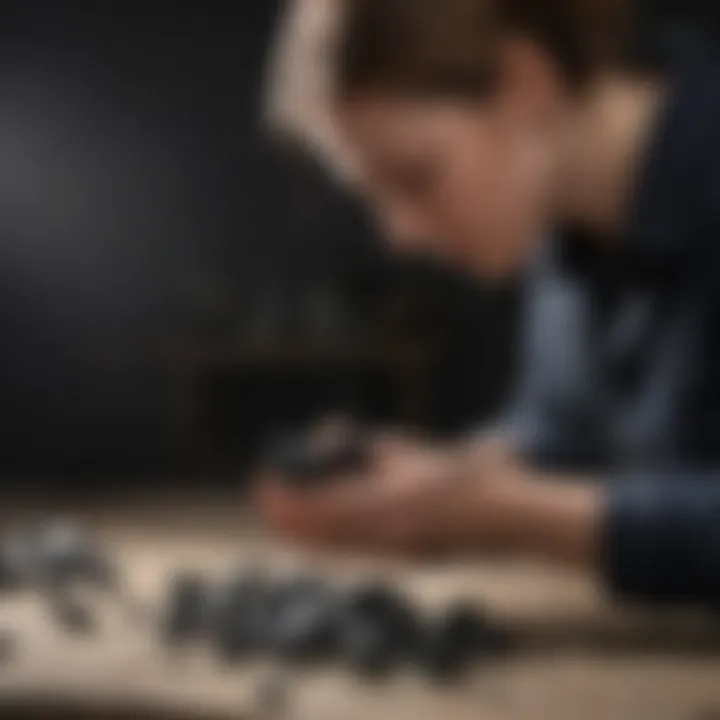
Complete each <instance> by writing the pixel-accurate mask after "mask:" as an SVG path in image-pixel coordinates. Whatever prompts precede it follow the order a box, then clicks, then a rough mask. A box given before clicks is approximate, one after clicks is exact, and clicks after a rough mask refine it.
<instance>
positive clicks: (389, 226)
mask: <svg viewBox="0 0 720 720" xmlns="http://www.w3.org/2000/svg"><path fill="white" fill-rule="evenodd" d="M382 226H383V230H384V234H385V237H386V238H387V239H388V240H389V242H390V245H391V247H392V248H393V250H395V251H397V252H400V253H416V252H423V251H427V250H429V249H431V247H432V243H431V241H430V238H432V237H433V233H432V232H431V231H430V228H429V227H428V223H427V221H426V220H425V219H424V218H423V217H422V216H421V215H420V213H417V212H415V211H414V210H412V208H407V207H402V206H396V207H394V208H391V209H387V210H386V211H385V212H384V213H383V215H382Z"/></svg>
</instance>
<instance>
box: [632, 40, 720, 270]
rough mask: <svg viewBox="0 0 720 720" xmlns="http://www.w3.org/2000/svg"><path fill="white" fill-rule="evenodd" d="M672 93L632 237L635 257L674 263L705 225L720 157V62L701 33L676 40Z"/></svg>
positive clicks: (642, 183) (641, 185)
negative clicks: (715, 143)
mask: <svg viewBox="0 0 720 720" xmlns="http://www.w3.org/2000/svg"><path fill="white" fill-rule="evenodd" d="M673 40H674V43H673V44H672V45H671V50H670V52H669V53H668V54H669V58H670V59H669V90H668V97H667V99H666V102H665V105H664V107H663V109H662V111H661V113H660V115H659V117H658V119H657V121H656V125H655V129H654V131H653V134H652V137H651V140H650V144H649V148H648V151H647V154H646V159H645V164H644V167H643V168H642V169H641V172H640V176H639V182H638V189H637V193H636V197H635V200H634V203H633V210H632V213H631V216H630V222H629V225H628V234H627V238H626V240H627V245H626V248H627V251H628V255H629V256H630V258H632V259H637V260H638V261H640V262H649V263H650V264H657V263H659V264H661V265H666V264H669V265H674V264H675V263H677V262H678V261H681V260H683V259H687V257H688V255H689V254H690V253H691V251H692V248H693V234H694V232H696V231H697V227H698V226H697V223H698V222H699V221H700V222H701V221H702V215H703V212H702V205H701V203H702V200H703V197H704V194H705V192H706V183H707V180H708V176H707V173H708V169H709V168H711V167H714V165H715V164H716V162H717V160H718V158H716V157H714V156H713V155H712V152H711V147H710V144H709V143H708V140H709V138H713V137H714V136H715V135H717V134H718V132H719V128H720V92H718V82H717V73H718V71H720V63H718V60H717V56H716V55H715V53H714V51H713V50H711V48H710V46H709V45H707V44H705V43H704V41H703V39H702V37H701V36H700V35H699V34H697V35H696V34H688V33H687V32H684V33H683V34H682V35H678V36H675V37H674V38H673Z"/></svg>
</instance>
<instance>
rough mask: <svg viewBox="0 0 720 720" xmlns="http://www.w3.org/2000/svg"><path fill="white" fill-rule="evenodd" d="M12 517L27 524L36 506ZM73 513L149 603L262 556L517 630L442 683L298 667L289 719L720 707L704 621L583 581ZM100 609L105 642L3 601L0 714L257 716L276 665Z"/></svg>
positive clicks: (163, 511) (590, 714) (519, 717)
mask: <svg viewBox="0 0 720 720" xmlns="http://www.w3.org/2000/svg"><path fill="white" fill-rule="evenodd" d="M13 515H14V522H15V523H21V522H22V521H23V520H24V519H27V518H37V517H40V516H42V511H41V510H40V509H38V508H36V509H35V510H34V511H29V510H27V511H26V512H25V514H24V515H23V514H22V513H20V512H19V511H18V512H15V513H14V514H13ZM75 515H76V516H77V517H78V519H80V520H81V521H83V522H85V523H88V524H90V525H91V526H93V527H94V528H95V530H96V531H97V533H98V535H99V536H100V537H101V539H102V540H103V541H104V542H105V543H107V545H108V546H109V547H111V548H112V549H113V552H115V553H116V554H117V556H118V558H119V559H120V560H121V562H122V566H123V568H124V569H125V570H126V575H127V583H128V585H129V587H131V588H132V592H133V594H134V595H136V596H138V597H141V598H143V599H145V600H146V601H149V602H156V601H157V599H158V597H160V596H161V595H162V592H163V589H164V587H165V585H166V583H167V580H168V578H169V577H170V576H171V575H172V574H173V572H174V571H175V570H177V569H178V568H198V569H204V570H206V571H208V572H211V573H222V572H224V571H226V570H227V569H229V568H232V567H234V566H236V565H238V564H239V565H245V564H261V565H263V566H264V567H267V568H269V569H271V571H272V572H274V573H276V574H278V575H288V574H294V573H296V572H299V571H302V570H311V571H314V572H320V573H323V574H326V575H328V576H330V577H332V578H333V579H335V581H336V582H338V583H353V582H359V581H362V580H366V579H370V578H372V579H375V578H381V579H391V580H392V581H393V582H395V583H397V584H398V585H400V586H401V587H402V588H403V589H404V591H405V592H406V593H407V594H408V595H409V596H410V597H412V598H413V599H415V600H416V602H417V603H418V605H419V606H420V607H421V608H422V609H423V610H424V611H426V612H432V611H433V610H434V609H435V608H438V607H440V606H442V605H444V604H445V603H447V602H449V601H451V600H454V599H473V600H475V601H477V602H478V603H481V604H483V605H484V606H486V607H487V608H488V611H489V612H491V613H493V615H494V616H496V617H497V618H499V619H502V620H503V621H504V622H507V623H508V624H510V625H511V626H512V627H513V628H515V629H516V630H517V632H518V633H519V636H520V638H521V648H520V650H519V651H518V653H517V654H515V655H513V656H512V657H509V658H507V659H506V660H503V661H502V662H500V663H497V664H495V665H493V666H488V667H482V668H478V669H477V670H476V671H475V672H473V673H472V674H471V676H469V677H468V678H466V679H465V680H463V681H462V682H461V683H460V684H458V685H456V686H452V687H445V688H441V687H437V686H432V685H430V684H429V683H428V682H427V681H426V680H424V679H423V678H422V677H419V676H418V675H416V674H414V673H413V672H411V671H409V670H405V671H401V672H399V673H398V674H397V676H396V677H394V678H393V679H392V680H391V681H387V682H385V683H379V684H369V683H361V682H359V681H358V680H357V679H356V678H354V677H353V676H351V675H348V674H347V673H344V672H343V671H342V670H341V669H338V668H334V669H333V668H325V669H317V670H315V671H305V672H304V673H302V674H298V675H296V676H295V677H293V678H292V679H291V681H290V686H289V692H290V698H291V700H292V702H291V713H290V714H289V717H292V718H308V720H323V719H325V718H327V720H354V719H355V718H357V719H358V720H361V719H362V720H365V719H366V718H385V717H388V718H390V717H393V718H398V717H399V718H408V719H412V720H425V718H427V719H428V720H430V719H431V718H432V719H433V720H434V719H435V718H445V719H446V720H465V719H466V718H467V719H468V720H469V719H470V718H472V719H473V720H477V719H478V718H482V719H487V720H495V719H498V720H524V719H525V718H532V719H533V720H538V719H542V718H549V719H550V718H551V719H552V720H564V719H565V718H567V720H577V719H578V718H582V719H583V720H594V719H597V720H618V718H620V719H624V718H632V719H633V720H636V719H637V720H643V719H644V718H648V720H664V719H665V718H667V720H693V719H694V718H700V717H702V716H711V715H712V713H713V711H715V710H717V709H718V708H720V682H718V678H720V656H719V655H718V653H717V652H715V651H716V649H717V648H720V641H718V635H717V631H716V628H715V627H714V626H713V625H712V624H711V623H710V622H709V621H707V619H705V618H699V617H697V616H692V615H690V616H680V615H673V614H664V615H660V614H654V615H653V614H649V613H647V612H642V611H638V610H635V611H631V610H629V609H627V608H625V609H620V608H614V607H611V606H610V605H609V604H608V603H607V602H606V601H604V600H603V598H602V597H601V595H600V593H599V592H598V591H597V588H595V587H594V585H593V583H592V582H591V581H590V579H588V578H584V577H578V576H575V575H572V574H568V573H563V572H559V571H557V570H554V569H550V568H540V567H537V566H533V565H530V564H519V563H516V564H507V563H494V564H493V563H484V564H480V563H477V562H472V561H458V562H455V563H445V564H442V565H441V564H436V565H434V566H410V565H407V564H400V563H378V562H375V561H370V560H367V559H362V558H328V557H326V558H321V557H310V556H306V555H303V554H302V553H299V552H296V551H293V550H292V549H291V548H288V547H285V546H283V545H282V544H281V543H279V542H277V541H273V540H271V539H270V538H268V537H266V536H264V535H263V534H262V533H261V532H259V531H258V530H257V526H256V524H255V523H254V522H253V521H252V518H250V517H248V516H247V515H245V514H243V513H242V512H240V510H239V509H236V508H234V507H233V504H232V503H228V502H225V503H217V502H215V503H213V502H208V503H202V502H195V503H193V504H192V505H188V504H185V505H181V504H179V503H178V502H176V503H173V504H169V503H162V502H155V503H151V502H149V501H147V500H145V501H143V502H138V503H136V504H127V505H126V506H124V507H96V508H89V509H88V508H86V509H85V510H82V511H77V512H76V513H75ZM97 607H98V612H99V613H100V616H101V626H100V632H99V635H98V636H97V637H94V638H71V637H68V636H66V635H65V634H63V633H62V632H61V631H59V630H58V629H57V628H55V627H54V626H53V624H52V623H51V622H49V620H48V617H47V610H46V608H45V607H44V605H43V604H42V602H40V601H39V599H38V598H36V597H32V596H30V597H27V596H19V597H17V598H9V599H7V600H6V601H4V602H3V603H2V605H0V629H4V628H10V629H14V630H16V631H17V632H19V639H20V646H19V654H18V657H17V659H16V660H14V661H13V662H11V663H8V664H6V665H4V666H3V667H2V668H0V716H2V717H6V716H10V710H11V709H12V708H18V707H22V708H24V709H25V710H26V711H27V716H28V717H31V716H32V714H31V711H33V708H34V711H35V712H36V714H37V716H38V717H41V716H42V711H43V710H42V708H47V707H49V706H53V707H55V708H56V709H57V708H59V707H60V706H61V705H62V706H65V707H66V708H71V707H72V708H74V710H73V711H72V712H70V711H68V713H69V714H66V715H64V716H65V717H71V716H72V717H86V716H87V717H89V716H91V715H92V716H94V717H103V716H108V717H134V718H136V719H138V718H142V717H148V718H151V717H153V718H162V717H177V718H179V719H181V718H183V717H195V718H197V717H200V718H205V717H207V718H213V717H217V718H224V717H227V718H231V717H232V718H242V717H247V718H252V717H253V716H254V715H253V712H254V707H255V700H256V697H257V693H258V689H259V687H260V686H261V681H262V679H263V678H264V677H267V675H268V673H270V672H271V671H272V670H273V668H271V667H268V666H263V665H254V666H248V667H241V668H239V669H237V670H234V671H228V670H225V669H223V668H221V667H219V666H218V665H217V664H216V663H215V662H214V661H213V660H212V659H211V658H210V657H208V656H207V654H205V653H202V652H197V653H193V654H190V655H189V656H188V657H186V658H184V659H183V660H182V662H177V661H173V660H172V658H170V657H168V656H167V654H166V653H165V652H164V650H163V649H162V647H161V646H160V644H159V643H158V642H157V639H156V638H155V637H154V633H153V632H151V631H150V630H148V629H144V630H141V629H140V628H138V627H135V626H133V625H132V624H130V623H128V620H127V617H126V615H125V614H124V613H123V612H121V610H120V608H119V607H118V606H117V605H116V604H113V603H112V602H109V601H106V600H100V599H99V600H98V602H97ZM80 708H85V712H86V715H82V714H81V713H80ZM123 713H125V714H124V715H123ZM183 713H184V714H183ZM46 716H47V715H46ZM50 716H51V717H53V716H59V712H56V713H54V714H51V715H50Z"/></svg>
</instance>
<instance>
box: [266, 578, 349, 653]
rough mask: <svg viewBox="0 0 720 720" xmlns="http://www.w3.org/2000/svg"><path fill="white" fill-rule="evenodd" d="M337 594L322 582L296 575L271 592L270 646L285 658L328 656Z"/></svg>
mask: <svg viewBox="0 0 720 720" xmlns="http://www.w3.org/2000/svg"><path fill="white" fill-rule="evenodd" d="M339 611H340V605H339V598H338V595H337V593H336V592H335V591H334V590H333V589H332V588H331V587H330V586H328V585H326V584H325V583H322V582H320V581H318V580H314V579H312V578H299V579H296V580H294V581H290V582H285V583H282V584H281V585H280V586H279V587H278V588H277V590H276V591H275V593H274V601H273V607H272V622H271V624H270V632H271V647H272V650H273V652H275V653H276V654H277V655H278V656H279V657H281V658H283V659H285V660H295V661H307V660H318V659H324V658H328V657H330V656H331V655H332V654H333V652H334V651H335V648H336V646H337V629H338V620H339V615H340V612H339Z"/></svg>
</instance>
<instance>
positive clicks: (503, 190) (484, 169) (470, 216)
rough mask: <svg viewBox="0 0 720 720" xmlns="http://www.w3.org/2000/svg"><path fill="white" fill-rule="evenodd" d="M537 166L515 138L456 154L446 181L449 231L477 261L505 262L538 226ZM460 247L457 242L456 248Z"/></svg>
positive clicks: (522, 248) (523, 246)
mask: <svg viewBox="0 0 720 720" xmlns="http://www.w3.org/2000/svg"><path fill="white" fill-rule="evenodd" d="M538 170H539V168H538V167H536V166H534V164H533V161H532V158H531V155H530V153H528V152H527V151H523V148H522V146H521V145H519V144H518V143H510V142H508V143H502V142H499V141H498V142H495V143H490V142H488V143H484V144H483V146H482V147H478V148H477V152H476V154H475V155H472V154H467V155H465V156H464V157H462V158H459V159H458V162H457V164H456V172H455V174H454V180H453V182H452V183H451V184H452V186H453V189H452V198H450V197H448V202H449V203H452V204H453V213H452V214H453V216H454V218H455V224H456V227H455V228H454V233H453V235H454V236H455V238H456V242H457V243H458V245H462V249H463V250H464V252H465V254H466V255H468V254H469V255H472V256H473V259H474V260H476V261H479V262H480V264H483V263H484V264H487V265H491V264H493V265H494V264H509V263H515V262H516V261H521V260H522V258H521V257H516V256H517V255H518V254H522V253H524V252H525V251H526V247H527V242H528V238H529V237H531V236H534V235H537V234H538V233H540V231H541V229H542V224H543V222H542V207H543V198H542V193H541V190H542V185H543V180H542V177H541V173H539V172H538ZM459 249H460V247H458V250H459Z"/></svg>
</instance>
